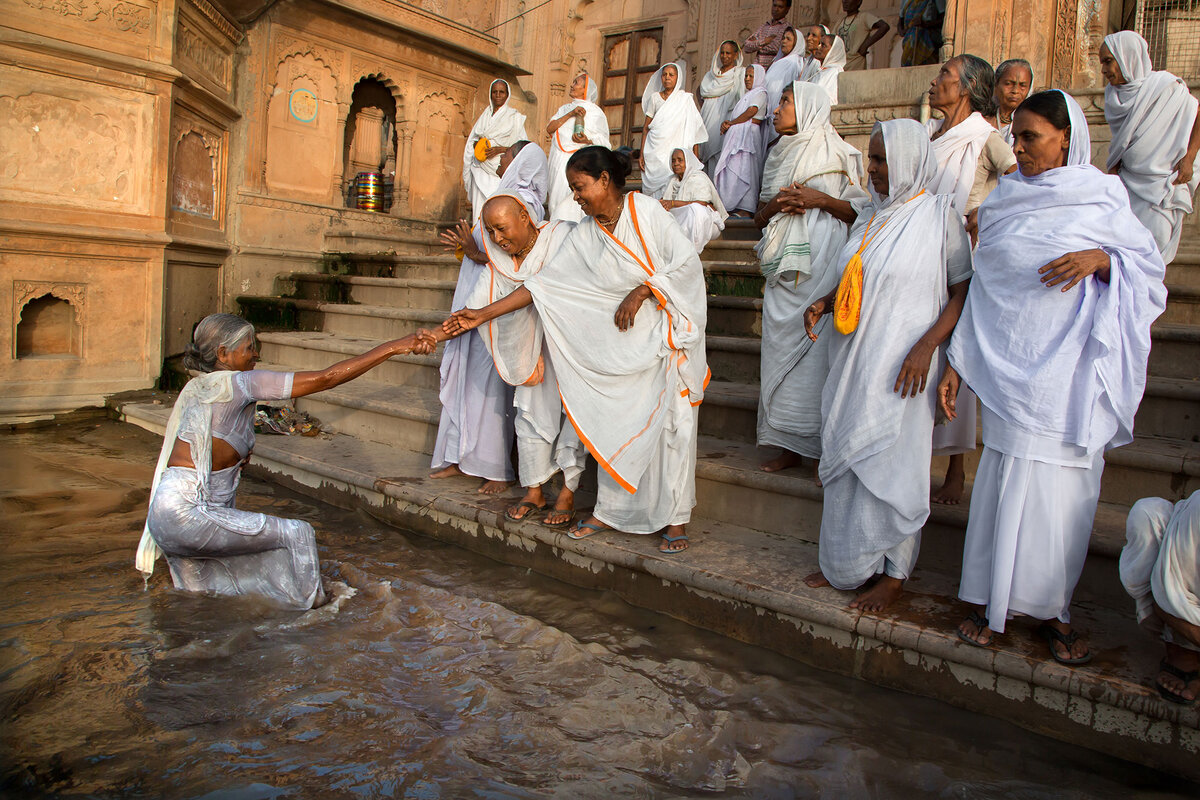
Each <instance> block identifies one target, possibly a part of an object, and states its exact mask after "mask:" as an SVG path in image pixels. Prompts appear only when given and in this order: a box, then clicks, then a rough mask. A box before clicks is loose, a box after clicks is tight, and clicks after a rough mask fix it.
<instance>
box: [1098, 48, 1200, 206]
mask: <svg viewBox="0 0 1200 800" xmlns="http://www.w3.org/2000/svg"><path fill="white" fill-rule="evenodd" d="M1104 44H1106V45H1107V46H1108V49H1109V50H1110V51H1111V52H1112V54H1113V58H1115V59H1116V61H1117V65H1118V66H1119V67H1120V68H1121V74H1122V75H1123V76H1125V81H1126V82H1125V83H1124V84H1122V85H1120V86H1111V85H1110V86H1106V87H1105V88H1104V118H1105V119H1107V120H1108V124H1109V125H1110V126H1111V128H1112V142H1111V143H1110V144H1109V146H1108V166H1107V169H1109V170H1111V169H1112V168H1113V167H1114V166H1116V165H1117V163H1118V162H1119V163H1120V164H1121V180H1122V181H1124V183H1125V186H1126V187H1127V188H1128V189H1129V192H1130V193H1131V194H1134V195H1137V196H1138V197H1140V198H1141V199H1143V200H1145V201H1146V202H1147V203H1149V204H1151V205H1154V206H1158V207H1160V208H1162V209H1163V210H1164V211H1172V210H1178V211H1180V212H1181V213H1182V214H1190V213H1191V211H1192V196H1193V195H1194V194H1195V192H1196V187H1197V185H1198V184H1200V157H1198V158H1197V162H1196V169H1195V171H1194V172H1193V174H1192V180H1191V181H1190V182H1189V183H1188V184H1187V185H1186V186H1184V185H1180V186H1176V185H1174V184H1173V183H1172V181H1173V180H1174V179H1175V177H1176V175H1178V172H1177V170H1176V169H1175V165H1176V164H1178V163H1179V162H1180V161H1181V160H1182V159H1183V157H1184V155H1185V154H1186V153H1187V146H1188V138H1189V136H1190V135H1191V132H1192V126H1193V125H1194V124H1195V121H1196V107H1197V101H1196V98H1195V97H1192V95H1191V93H1190V92H1189V91H1188V88H1187V85H1186V84H1185V83H1184V82H1183V81H1182V80H1180V79H1179V78H1177V77H1175V76H1174V75H1172V74H1171V73H1169V72H1152V71H1151V64H1150V52H1149V48H1148V47H1147V45H1146V40H1145V39H1143V38H1142V37H1141V36H1139V35H1138V34H1136V33H1134V32H1133V31H1119V32H1117V33H1111V34H1109V35H1108V36H1105V37H1104Z"/></svg>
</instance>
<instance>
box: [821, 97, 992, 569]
mask: <svg viewBox="0 0 1200 800" xmlns="http://www.w3.org/2000/svg"><path fill="white" fill-rule="evenodd" d="M875 130H876V131H879V132H881V133H882V135H883V141H884V148H885V150H886V153H887V165H888V179H889V194H888V195H887V196H886V197H879V196H877V195H876V194H875V192H874V190H873V189H872V191H871V195H872V202H871V204H869V205H868V206H867V207H866V208H865V209H864V210H863V212H861V213H860V214H859V217H858V220H857V221H856V222H855V224H854V226H853V227H852V228H851V229H850V232H849V235H848V237H847V241H846V244H845V246H844V247H843V248H842V250H841V252H840V254H839V255H838V256H837V258H836V261H837V263H840V264H846V263H847V262H848V261H850V259H851V257H852V256H853V255H854V254H855V253H856V252H858V251H859V249H860V247H862V245H863V244H864V242H865V243H866V246H865V248H863V249H862V255H861V258H862V266H863V286H862V312H861V316H860V319H859V323H858V328H857V329H856V330H855V331H854V332H852V333H850V334H842V333H839V332H838V331H837V330H836V329H835V328H834V327H833V326H832V325H830V326H829V327H828V328H826V330H825V333H824V336H828V337H830V344H829V348H830V351H829V364H830V366H829V375H828V377H827V378H826V381H825V388H824V390H823V392H822V396H821V414H822V417H823V418H824V424H823V426H822V429H821V467H820V476H821V481H822V482H823V483H824V484H825V499H824V503H823V505H822V515H821V540H820V551H819V556H820V564H821V571H822V572H823V573H824V575H825V577H826V578H827V579H828V580H829V582H830V583H831V584H832V585H833V586H835V587H837V588H840V589H849V588H854V587H856V586H859V585H861V584H862V583H863V582H864V581H866V580H867V579H868V578H870V577H871V576H872V575H874V574H877V573H879V572H886V573H887V574H888V575H891V576H892V577H896V578H906V577H908V575H909V573H910V571H911V569H912V565H913V563H915V560H916V554H917V550H918V546H919V541H920V540H919V538H918V537H919V535H920V531H921V527H922V526H923V525H924V524H925V520H926V518H927V517H928V516H929V464H930V458H931V453H932V446H931V438H932V435H933V420H934V402H935V397H934V394H935V393H934V392H933V391H932V389H931V388H930V389H927V390H926V391H925V392H924V393H922V394H919V395H917V396H916V397H909V398H906V399H902V398H901V397H900V395H899V394H898V393H896V392H894V391H893V386H894V384H895V382H896V376H897V375H898V374H899V373H900V366H901V364H902V363H903V361H904V358H905V356H907V355H908V352H909V350H910V349H911V348H912V346H913V344H915V343H916V342H917V340H918V339H920V338H921V337H922V336H924V335H925V333H926V332H927V331H928V330H929V329H930V328H931V327H932V326H933V324H934V323H935V322H936V321H937V319H938V317H940V316H941V313H942V310H943V309H944V308H945V306H946V302H947V300H948V299H949V292H948V290H947V287H948V285H950V284H953V283H957V282H960V281H962V280H966V279H967V278H969V277H970V274H971V269H970V263H971V251H970V241H969V239H968V238H967V234H966V230H965V229H964V228H963V224H962V217H961V216H960V215H959V214H957V213H956V212H955V211H954V208H953V206H952V205H951V202H950V198H948V197H946V196H944V195H937V194H931V193H929V192H925V191H924V187H925V186H926V185H927V184H928V183H929V181H930V180H931V179H932V177H933V174H934V171H935V169H936V162H935V161H934V158H933V153H932V151H931V149H930V146H929V137H928V135H927V134H926V133H925V129H924V127H923V126H922V125H921V124H920V123H919V122H916V121H914V120H908V119H897V120H889V121H887V122H881V123H878V124H877V125H876V126H875ZM938 363H939V360H938V359H937V357H936V356H935V359H934V367H933V368H931V375H930V383H931V384H933V385H936V379H937V378H938V377H939V376H938V375H937V369H936V365H937V364H938Z"/></svg>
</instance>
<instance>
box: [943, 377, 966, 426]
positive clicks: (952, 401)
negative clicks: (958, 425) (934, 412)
mask: <svg viewBox="0 0 1200 800" xmlns="http://www.w3.org/2000/svg"><path fill="white" fill-rule="evenodd" d="M961 384H962V378H960V377H959V376H958V371H957V370H956V369H954V367H951V366H949V365H947V366H946V374H945V375H943V376H942V380H941V382H940V383H938V387H937V396H938V405H939V406H941V407H942V413H943V414H945V415H946V419H948V420H950V421H952V422H953V421H954V419H955V418H956V417H957V416H958V412H957V411H956V410H955V409H956V405H957V403H958V389H959V386H960V385H961Z"/></svg>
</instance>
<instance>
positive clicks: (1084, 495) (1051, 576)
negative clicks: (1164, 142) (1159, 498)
mask: <svg viewBox="0 0 1200 800" xmlns="http://www.w3.org/2000/svg"><path fill="white" fill-rule="evenodd" d="M1063 97H1064V98H1065V100H1066V103H1067V107H1068V110H1069V112H1070V118H1071V144H1070V150H1069V154H1068V160H1067V165H1066V166H1063V167H1059V168H1057V169H1051V170H1047V171H1046V172H1043V173H1041V174H1040V175H1036V176H1034V177H1032V178H1027V177H1025V176H1024V175H1022V174H1020V173H1019V172H1016V173H1013V174H1012V175H1010V176H1008V177H1006V178H1005V179H1004V180H1003V181H1001V182H1000V185H999V186H998V187H997V188H996V189H995V190H994V191H993V192H992V193H991V194H990V195H989V196H988V198H987V199H986V200H985V201H984V203H983V205H982V206H980V209H979V246H978V247H977V249H976V251H975V265H976V270H977V272H976V276H975V279H974V280H973V281H972V284H971V290H970V292H968V294H967V302H966V306H965V307H964V308H963V313H962V317H961V318H960V319H959V322H958V326H957V327H956V329H955V331H954V336H953V339H952V340H951V343H950V348H949V359H950V363H951V365H953V367H954V368H955V369H956V370H957V371H958V373H959V374H960V375H961V376H962V380H963V382H964V383H967V384H970V385H971V387H972V388H974V390H975V392H976V394H978V395H979V399H980V401H981V402H982V404H983V442H984V452H983V456H982V457H981V459H980V463H979V468H978V470H977V472H976V477H975V487H974V491H973V492H972V496H971V513H970V520H969V522H968V525H967V536H966V543H965V547H964V551H963V573H962V582H961V585H960V593H959V596H960V597H961V598H962V599H963V600H966V601H967V602H969V603H975V604H978V605H986V606H987V618H988V626H989V627H990V628H991V629H992V630H994V631H997V632H1002V631H1003V630H1004V624H1005V620H1006V619H1007V618H1008V617H1009V616H1011V614H1012V613H1014V612H1020V613H1023V614H1028V615H1029V616H1031V617H1034V618H1036V619H1054V618H1057V619H1059V620H1061V621H1063V622H1069V621H1070V615H1069V606H1070V602H1071V595H1072V593H1073V591H1074V589H1075V583H1076V582H1077V581H1078V580H1079V575H1080V573H1081V572H1082V570H1083V562H1084V559H1085V557H1086V555H1087V545H1088V539H1089V538H1090V535H1091V529H1092V518H1093V515H1094V514H1095V511H1096V503H1097V502H1098V500H1099V496H1100V476H1101V473H1102V472H1103V470H1104V459H1103V454H1104V451H1105V450H1107V449H1109V448H1112V447H1119V446H1120V445H1123V444H1126V443H1128V442H1130V441H1132V440H1133V417H1134V414H1135V412H1136V411H1137V407H1138V403H1139V402H1140V401H1141V397H1142V392H1143V390H1144V388H1145V383H1146V362H1147V358H1148V356H1149V352H1150V324H1151V323H1152V322H1153V321H1154V319H1155V318H1156V317H1157V316H1158V315H1159V314H1161V313H1162V311H1163V309H1164V308H1165V305H1166V290H1165V288H1164V287H1163V283H1162V280H1163V274H1164V272H1165V268H1164V267H1163V262H1162V258H1161V256H1160V255H1159V253H1158V250H1157V249H1156V248H1155V246H1154V241H1153V239H1152V237H1151V236H1150V235H1149V233H1148V232H1147V231H1146V230H1145V228H1143V227H1142V226H1141V225H1138V224H1135V223H1136V218H1135V217H1134V216H1133V212H1132V211H1131V210H1130V208H1129V200H1128V196H1127V194H1126V192H1125V190H1124V187H1123V186H1122V185H1121V183H1120V181H1119V180H1117V179H1116V178H1115V177H1112V176H1107V175H1105V174H1104V173H1102V172H1100V171H1099V170H1097V169H1096V168H1094V167H1092V166H1091V164H1090V163H1089V162H1090V160H1091V145H1090V140H1089V133H1088V126H1087V122H1086V120H1085V119H1084V116H1083V111H1082V109H1080V107H1079V105H1078V103H1076V102H1075V100H1074V99H1073V98H1071V96H1070V95H1067V94H1063ZM1092 248H1104V250H1105V251H1106V252H1108V253H1109V256H1110V259H1111V275H1110V278H1109V281H1108V283H1104V282H1102V281H1101V280H1100V279H1099V278H1097V277H1095V276H1090V277H1088V278H1086V279H1084V280H1083V281H1082V282H1081V283H1080V284H1079V285H1078V286H1076V287H1074V288H1073V289H1071V291H1069V292H1062V291H1059V290H1057V289H1054V290H1047V289H1046V287H1045V286H1044V285H1043V284H1042V283H1041V281H1040V280H1039V275H1038V270H1039V269H1040V268H1041V267H1042V266H1044V265H1045V264H1048V263H1049V262H1051V261H1053V260H1054V259H1056V258H1059V257H1060V256H1062V255H1064V254H1066V253H1073V252H1077V251H1080V250H1088V249H1092Z"/></svg>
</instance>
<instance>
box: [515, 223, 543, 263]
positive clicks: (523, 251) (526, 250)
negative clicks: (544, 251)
mask: <svg viewBox="0 0 1200 800" xmlns="http://www.w3.org/2000/svg"><path fill="white" fill-rule="evenodd" d="M538 233H539V231H538V229H537V228H534V229H533V237H532V238H531V239H530V240H529V244H527V245H525V246H524V247H522V248H521V249H520V250H518V251H517V253H516V255H514V256H513V258H524V257H525V256H527V255H529V251H530V250H532V249H533V246H534V245H535V244H537V240H538Z"/></svg>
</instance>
